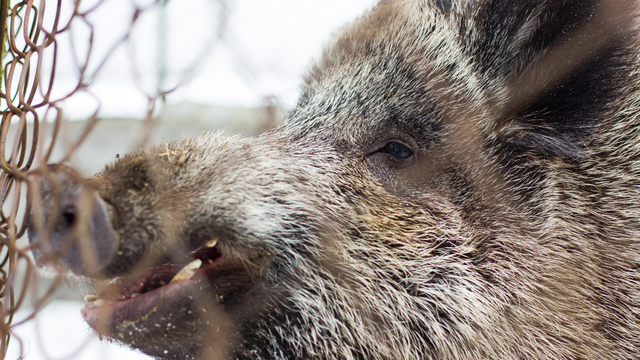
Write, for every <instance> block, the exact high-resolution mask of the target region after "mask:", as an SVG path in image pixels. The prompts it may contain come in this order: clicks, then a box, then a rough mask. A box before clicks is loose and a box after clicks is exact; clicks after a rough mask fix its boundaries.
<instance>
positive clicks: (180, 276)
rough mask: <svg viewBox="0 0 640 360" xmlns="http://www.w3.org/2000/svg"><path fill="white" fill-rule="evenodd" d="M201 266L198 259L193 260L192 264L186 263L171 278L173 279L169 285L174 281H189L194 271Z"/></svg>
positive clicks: (200, 261)
mask: <svg viewBox="0 0 640 360" xmlns="http://www.w3.org/2000/svg"><path fill="white" fill-rule="evenodd" d="M201 265H202V260H200V259H196V260H193V261H192V262H190V263H188V264H187V265H186V266H185V267H183V268H182V269H180V271H178V273H177V274H176V275H175V276H174V277H173V279H171V281H170V283H172V282H174V281H180V280H188V279H191V277H192V276H193V274H195V273H196V270H198V269H199V268H200V266H201Z"/></svg>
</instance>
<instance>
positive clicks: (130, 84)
mask: <svg viewBox="0 0 640 360" xmlns="http://www.w3.org/2000/svg"><path fill="white" fill-rule="evenodd" d="M375 2H376V1H375V0H350V1H344V0H322V1H319V0H188V1H185V0H181V1H179V0H172V1H165V0H148V1H143V0H103V1H96V0H90V1H87V0H83V1H81V2H80V4H79V5H77V2H76V1H74V0H60V1H59V2H58V3H57V4H56V3H55V2H50V3H45V2H44V1H33V2H30V1H24V2H18V1H11V2H10V6H11V7H12V9H13V11H14V12H16V13H18V14H20V19H13V21H14V22H15V23H16V24H19V23H21V21H22V22H24V23H28V21H29V15H28V14H26V12H25V11H26V10H24V9H26V8H27V7H28V6H30V4H33V5H34V6H35V7H36V8H38V9H39V13H38V16H40V19H41V21H42V28H43V29H45V31H46V30H47V29H48V30H49V31H51V29H54V28H55V27H56V26H58V28H61V27H62V26H63V25H64V26H68V28H66V29H65V31H64V32H60V33H58V34H56V36H55V42H54V43H53V45H50V46H48V48H47V50H51V49H53V48H54V47H55V57H54V52H53V51H39V52H36V54H35V55H34V56H36V57H37V61H39V62H41V64H40V65H39V66H40V68H41V69H44V70H43V71H39V72H36V71H31V72H28V71H25V69H26V65H25V64H27V62H28V61H22V65H19V66H21V67H20V68H18V70H17V71H16V74H15V75H11V74H10V75H8V76H7V78H8V79H11V78H12V77H11V76H13V77H14V78H15V80H14V81H13V83H12V84H9V83H10V82H9V83H7V84H4V85H5V87H4V88H3V89H6V90H3V91H6V93H8V94H11V93H12V91H11V89H12V88H11V86H12V87H13V89H15V88H16V84H18V86H17V88H18V90H14V91H18V92H19V91H20V86H19V84H20V83H22V82H24V78H29V76H33V77H34V81H33V83H34V84H36V85H37V84H38V83H39V86H40V88H44V89H45V91H43V90H42V89H40V90H39V91H37V92H34V94H35V95H34V98H33V99H32V100H30V103H31V104H35V103H38V102H41V103H43V104H44V103H47V104H51V105H52V106H49V105H47V106H41V107H36V108H35V110H33V111H32V112H31V113H28V114H27V115H24V116H14V117H13V118H11V119H9V118H6V119H5V120H3V124H5V123H6V126H5V125H3V131H4V132H5V134H4V135H5V137H6V139H8V140H7V145H6V146H7V148H8V149H10V148H11V147H12V146H14V145H13V144H14V142H16V143H17V142H18V141H19V139H20V138H21V137H20V136H19V134H20V130H21V129H29V131H34V130H33V129H32V128H33V124H34V121H37V122H38V123H39V125H40V129H39V130H37V129H36V131H37V132H39V134H40V140H39V142H40V143H39V146H38V147H39V149H38V150H39V151H40V154H41V153H42V152H44V151H45V150H47V149H48V147H51V148H52V149H51V150H52V151H51V155H50V157H49V159H48V162H59V161H63V160H64V161H67V162H69V163H71V164H72V165H74V166H75V167H76V168H77V169H78V170H79V171H80V172H81V173H83V174H84V175H91V174H93V173H95V172H98V171H99V170H100V169H101V168H102V167H104V165H105V164H107V163H108V162H110V161H113V160H115V159H116V157H117V156H119V155H121V154H124V153H126V152H128V151H131V150H134V149H136V148H138V147H140V146H150V145H152V144H157V143H161V142H165V141H173V140H181V139H183V138H185V137H191V136H195V135H197V134H199V133H201V132H202V131H218V130H220V131H224V132H226V133H229V134H242V135H245V136H251V135H256V134H259V133H260V132H263V131H265V130H268V129H270V128H272V127H273V126H275V125H276V124H277V123H278V122H279V121H281V119H282V118H283V116H284V115H285V114H286V112H287V111H288V110H289V109H291V108H292V107H293V106H294V105H295V102H296V99H297V96H298V91H299V85H300V78H301V74H303V73H304V71H305V70H306V68H307V66H308V64H309V62H310V60H311V59H312V58H314V57H317V56H319V55H320V52H321V49H322V45H323V44H324V43H326V41H327V40H328V39H329V38H330V36H331V35H332V34H333V33H334V32H335V31H336V30H338V29H339V28H340V27H341V26H342V25H344V24H346V23H347V22H348V21H350V20H352V19H354V18H355V17H357V16H358V15H360V14H361V13H363V11H365V10H366V9H368V8H370V7H372V6H373V5H374V3H375ZM20 11H22V12H20ZM56 14H57V16H56ZM31 17H32V18H34V14H33V13H32V14H31ZM31 21H33V20H31ZM56 21H57V23H56ZM56 24H58V25H56ZM67 24H69V25H67ZM11 31H12V30H11V27H10V28H9V32H11ZM14 33H16V34H17V33H19V32H18V31H14ZM44 33H45V34H46V32H44ZM29 36H31V35H29ZM40 39H45V40H46V37H44V36H41V37H40ZM13 41H14V43H16V44H18V45H20V46H25V47H28V44H27V43H26V41H25V40H24V39H23V40H20V38H19V37H18V36H16V39H14V40H13ZM21 41H22V42H21ZM43 41H44V40H43ZM27 58H28V56H27ZM54 58H55V62H54ZM13 60H15V59H13ZM27 60H29V59H27ZM31 60H32V61H33V59H31ZM10 61H12V58H11V57H9V56H8V55H7V54H5V57H4V64H7V63H9V62H10ZM8 70H10V67H6V68H5V71H8ZM9 73H10V71H9ZM25 73H27V75H20V74H25ZM53 74H55V75H53ZM20 76H22V77H23V79H22V80H21V79H19V78H20ZM10 85H11V86H10ZM49 85H50V90H48V91H47V90H46V89H47V88H48V87H49ZM16 96H17V97H19V96H18V95H16ZM16 96H14V101H15V99H16ZM5 105H6V101H5V102H4V103H3V108H4V107H5ZM9 109H11V106H9ZM36 118H37V120H34V119H36ZM56 129H57V130H56ZM32 139H33V136H30V137H29V136H27V143H29V144H31V143H32ZM16 148H17V147H15V146H14V150H15V149H16ZM34 148H35V147H34ZM7 152H9V151H8V150H7ZM39 161H40V162H46V161H47V159H46V156H45V157H42V156H39V157H36V158H35V161H34V164H33V167H35V166H37V165H38V162H39ZM9 162H11V161H9ZM3 179H5V178H3ZM7 181H9V180H7ZM12 196H13V200H12V201H9V200H11V199H12V198H11V197H12ZM3 200H5V201H4V202H3V210H4V211H5V212H7V213H10V212H11V211H10V210H9V208H10V207H11V204H14V203H21V202H22V203H23V202H24V192H23V193H22V194H20V193H17V194H13V193H7V195H6V196H5V197H4V198H3ZM14 210H15V209H14ZM19 210H20V209H18V210H15V211H14V212H16V213H18V215H16V219H19V218H20V217H21V216H24V215H23V214H22V215H20V214H19ZM22 213H24V211H23V210H22ZM16 222H18V221H17V220H16ZM17 233H18V234H19V232H17ZM9 238H11V237H10V236H9ZM14 243H15V244H17V245H16V246H17V247H18V248H20V247H25V246H26V245H27V243H26V241H25V240H24V236H23V237H21V238H20V239H18V238H17V237H16V239H15V241H14ZM5 253H6V251H5V250H3V252H2V254H5ZM7 256H8V255H7ZM24 257H25V258H26V256H24ZM26 268H27V265H26V260H25V261H23V262H22V263H21V262H19V261H18V262H17V265H16V267H15V268H12V269H11V271H9V272H8V273H9V274H10V275H11V274H12V273H13V275H15V280H14V283H15V288H16V289H17V290H19V289H20V288H21V286H22V287H25V286H27V285H26V282H25V281H24V279H25V274H27V271H26V270H25V269H26ZM34 274H36V273H35V272H34ZM22 284H25V285H22ZM82 288H83V285H82V282H80V281H78V280H77V279H64V280H60V279H57V280H55V279H54V278H53V277H52V276H51V275H47V274H43V273H42V272H41V271H38V272H37V274H36V275H34V278H33V279H32V280H31V281H30V282H29V285H28V289H27V291H26V295H25V296H24V301H23V302H22V303H21V305H20V307H19V308H18V310H17V312H16V313H15V314H13V317H12V318H11V327H10V330H11V334H12V335H11V340H10V342H9V346H8V350H7V354H6V356H5V359H12V360H13V359H18V358H24V359H29V360H40V359H105V360H106V359H125V360H126V359H148V357H146V356H144V355H141V354H138V353H134V352H132V351H130V350H128V349H126V348H121V347H119V346H117V345H114V344H106V343H101V342H100V341H99V340H98V339H97V337H95V336H94V335H92V334H91V332H90V330H89V327H88V326H87V325H85V324H84V322H83V320H82V318H81V316H80V308H81V307H82V306H83V300H82V295H83V291H88V290H87V289H82ZM47 291H50V292H51V293H52V294H51V295H49V294H46V293H47ZM89 292H90V291H89ZM7 301H8V300H7V298H6V297H5V298H2V302H3V306H4V308H7ZM44 303H46V306H45V307H43V308H42V309H39V310H37V311H36V309H34V306H36V308H37V307H39V306H40V304H44ZM34 314H35V316H33V315H34ZM5 315H6V316H5V322H7V316H8V315H11V314H5Z"/></svg>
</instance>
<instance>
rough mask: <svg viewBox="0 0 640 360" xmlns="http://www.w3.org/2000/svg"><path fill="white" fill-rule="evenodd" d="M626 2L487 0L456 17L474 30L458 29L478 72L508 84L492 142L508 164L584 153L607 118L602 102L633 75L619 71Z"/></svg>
mask: <svg viewBox="0 0 640 360" xmlns="http://www.w3.org/2000/svg"><path fill="white" fill-rule="evenodd" d="M627 3H628V1H627V0H608V1H598V0H580V1H541V2H536V1H531V2H518V3H517V4H514V5H512V6H505V3H504V2H502V1H487V2H485V3H483V4H482V5H481V6H480V7H479V8H477V10H475V11H474V13H473V14H472V17H471V18H470V20H469V19H461V20H460V21H462V22H465V21H473V22H475V27H476V29H477V31H478V33H473V34H471V33H468V32H465V33H462V36H463V38H464V41H465V42H466V46H465V49H467V51H468V52H469V55H470V56H472V57H473V58H474V59H475V61H474V63H475V66H476V67H477V70H478V73H479V74H483V76H484V81H486V82H488V83H490V82H493V83H494V86H496V87H497V88H498V87H499V88H501V89H505V88H506V89H507V99H506V101H503V102H502V105H500V106H498V107H497V108H498V109H499V111H498V113H497V114H496V119H497V120H496V129H497V132H498V137H497V139H498V140H497V143H495V144H493V146H494V148H495V147H497V148H499V151H500V152H501V153H502V155H503V158H504V159H505V160H506V162H507V163H508V164H509V165H516V164H520V165H522V162H523V161H525V162H526V161H527V159H530V158H531V157H533V158H536V159H541V158H549V157H560V158H564V159H573V160H578V159H581V158H584V157H586V156H588V151H587V146H588V144H589V143H590V142H591V141H593V140H594V139H595V137H596V134H597V133H601V132H600V131H598V129H599V128H600V127H602V126H607V123H606V122H605V121H603V119H611V117H610V116H606V114H607V112H608V111H609V109H610V106H609V104H610V103H611V102H613V101H615V99H616V98H618V97H619V94H620V91H623V89H624V88H625V87H626V86H627V85H628V84H630V83H631V82H633V81H634V80H633V79H628V78H625V74H626V73H627V72H626V71H625V70H624V69H625V68H628V67H630V66H631V64H632V63H633V62H634V58H633V54H634V53H635V50H633V49H632V46H634V45H633V44H629V43H628V41H629V40H628V39H631V38H633V37H627V36H625V35H627V34H628V33H629V31H632V30H631V28H632V27H631V21H630V19H631V16H629V15H625V13H624V9H625V4H627ZM629 8H631V7H629ZM462 29H465V27H462ZM462 31H465V30H462ZM498 34H499V35H498ZM512 154H518V158H519V161H515V160H516V159H515V158H514V157H513V156H512Z"/></svg>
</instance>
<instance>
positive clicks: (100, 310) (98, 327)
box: [82, 249, 262, 359]
mask: <svg viewBox="0 0 640 360" xmlns="http://www.w3.org/2000/svg"><path fill="white" fill-rule="evenodd" d="M194 259H195V260H194ZM259 260H260V259H258V260H257V262H258V263H259V262H260V261H259ZM194 262H195V263H196V265H200V266H199V267H197V268H195V269H192V271H191V272H187V273H186V274H185V272H184V269H187V270H188V268H189V264H193V263H194ZM200 263H201V264H200ZM172 279H173V280H172ZM257 284H258V280H257V279H256V276H255V275H254V271H251V269H248V268H247V264H246V263H245V262H242V261H239V260H238V259H235V258H232V257H230V256H226V255H225V256H223V255H221V254H220V253H219V252H217V251H216V250H215V249H207V251H204V252H203V251H201V250H198V251H195V252H193V253H191V254H188V255H187V256H185V257H184V258H183V259H182V260H180V261H177V262H175V263H169V264H165V265H162V266H160V267H157V268H153V269H149V270H146V271H144V272H142V273H139V274H134V275H128V276H125V277H120V278H116V279H114V280H112V281H111V283H110V284H109V285H107V286H106V287H105V288H104V289H102V290H101V291H100V292H99V294H98V296H88V297H87V298H86V300H87V301H88V304H87V306H85V307H84V308H83V309H82V316H83V317H84V319H85V320H86V321H87V323H88V324H89V325H90V326H91V327H92V328H93V329H94V330H95V331H96V332H97V333H98V335H100V336H101V337H103V336H104V337H106V338H108V339H110V340H112V341H115V342H120V343H124V344H126V345H127V346H130V347H133V348H136V349H139V350H141V351H142V352H144V353H146V354H148V355H151V356H154V357H156V358H158V359H175V358H179V359H185V358H188V359H209V358H221V357H220V356H221V355H223V354H227V355H225V356H223V357H222V358H224V357H226V356H228V353H229V352H230V351H231V349H232V347H234V343H236V342H237V340H238V339H236V338H235V336H236V335H235V334H237V325H236V324H238V322H239V321H241V318H242V316H240V315H239V314H242V313H245V314H244V315H245V316H246V313H249V312H251V313H255V311H256V310H258V311H259V308H260V307H262V305H259V304H256V303H255V301H250V304H249V303H247V301H245V300H244V299H247V298H252V299H254V298H255V296H254V295H255V294H254V293H255V287H256V286H258V285H257ZM249 294H251V295H249Z"/></svg>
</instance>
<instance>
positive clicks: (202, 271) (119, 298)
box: [82, 240, 237, 328]
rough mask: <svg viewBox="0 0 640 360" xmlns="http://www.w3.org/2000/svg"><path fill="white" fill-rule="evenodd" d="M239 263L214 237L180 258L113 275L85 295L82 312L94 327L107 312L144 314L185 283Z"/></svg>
mask: <svg viewBox="0 0 640 360" xmlns="http://www.w3.org/2000/svg"><path fill="white" fill-rule="evenodd" d="M235 263H237V261H234V260H232V259H231V257H230V256H225V255H223V254H222V253H221V251H220V249H219V247H218V241H217V240H211V241H209V242H207V243H206V244H205V245H204V246H203V247H202V248H200V249H197V250H195V251H193V252H191V253H190V254H188V255H187V256H185V257H183V258H182V259H180V260H178V261H176V262H172V263H168V264H164V265H162V266H160V267H156V268H152V269H148V270H146V271H144V272H142V273H137V274H133V275H127V276H122V277H118V278H115V279H113V280H112V281H111V282H110V283H109V284H108V285H107V286H105V287H104V288H103V289H102V290H100V291H99V293H98V295H97V296H96V295H87V296H85V302H86V306H85V307H84V308H83V309H82V315H83V317H84V318H85V320H86V321H87V322H88V323H89V324H90V325H91V326H92V327H94V328H95V326H94V325H95V324H96V322H97V321H105V320H106V319H104V318H103V317H104V315H105V312H108V313H110V315H111V316H110V317H114V316H115V317H118V316H117V315H118V314H117V313H118V312H126V313H127V317H136V316H144V314H146V313H148V312H149V310H150V309H151V308H152V307H154V306H155V305H156V303H157V302H159V301H167V300H168V299H169V298H171V297H172V296H173V295H177V294H178V293H181V292H183V291H184V289H185V287H188V286H194V285H197V284H198V283H199V282H200V281H201V280H202V279H203V278H205V277H206V275H207V273H209V272H212V271H214V270H216V269H218V268H221V267H224V268H227V267H228V265H233V264H235ZM236 265H237V264H236ZM123 309H126V311H125V310H123ZM99 318H100V319H99Z"/></svg>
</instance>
